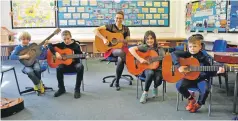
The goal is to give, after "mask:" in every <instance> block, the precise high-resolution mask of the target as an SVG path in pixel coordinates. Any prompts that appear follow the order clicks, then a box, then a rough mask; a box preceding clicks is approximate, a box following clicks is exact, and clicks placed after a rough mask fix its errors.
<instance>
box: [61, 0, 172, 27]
mask: <svg viewBox="0 0 238 121" xmlns="http://www.w3.org/2000/svg"><path fill="white" fill-rule="evenodd" d="M57 6H58V12H57V15H58V26H59V27H96V26H101V25H105V24H113V23H115V21H114V17H115V15H116V12H117V11H123V12H124V14H125V16H124V23H123V24H124V25H126V26H129V27H143V26H144V27H169V19H170V16H169V15H170V14H169V8H170V3H169V0H166V1H165V0H58V2H57Z"/></svg>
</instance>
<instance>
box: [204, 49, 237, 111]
mask: <svg viewBox="0 0 238 121" xmlns="http://www.w3.org/2000/svg"><path fill="white" fill-rule="evenodd" d="M208 54H209V55H211V56H212V57H214V54H218V55H226V56H228V55H230V57H234V56H235V55H237V54H238V52H208ZM215 61H216V60H215ZM218 62H219V61H218ZM223 63H224V62H223ZM226 65H228V66H232V67H235V68H237V70H236V71H235V74H236V80H235V85H234V98H233V113H234V114H236V113H237V112H236V101H237V91H238V89H237V88H238V63H237V64H229V63H226Z"/></svg>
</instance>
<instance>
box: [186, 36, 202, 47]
mask: <svg viewBox="0 0 238 121" xmlns="http://www.w3.org/2000/svg"><path fill="white" fill-rule="evenodd" d="M202 40H203V37H201V36H197V35H192V36H191V37H189V39H188V43H190V44H199V45H201V44H202Z"/></svg>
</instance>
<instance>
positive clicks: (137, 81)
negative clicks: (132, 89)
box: [136, 78, 139, 99]
mask: <svg viewBox="0 0 238 121" xmlns="http://www.w3.org/2000/svg"><path fill="white" fill-rule="evenodd" d="M138 87H139V79H138V78H137V80H136V98H137V99H138V91H139V90H138Z"/></svg>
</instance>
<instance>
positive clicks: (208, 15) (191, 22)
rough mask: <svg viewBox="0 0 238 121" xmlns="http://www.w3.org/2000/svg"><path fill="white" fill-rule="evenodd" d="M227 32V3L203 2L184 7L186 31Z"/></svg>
mask: <svg viewBox="0 0 238 121" xmlns="http://www.w3.org/2000/svg"><path fill="white" fill-rule="evenodd" d="M215 29H216V30H218V32H226V31H227V1H226V0H216V1H213V0H204V1H195V2H192V3H188V4H187V6H186V30H187V31H191V32H195V31H199V32H203V31H207V32H213V31H214V30H215Z"/></svg>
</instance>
